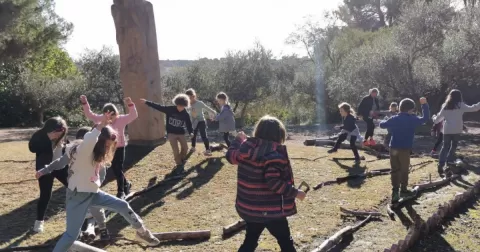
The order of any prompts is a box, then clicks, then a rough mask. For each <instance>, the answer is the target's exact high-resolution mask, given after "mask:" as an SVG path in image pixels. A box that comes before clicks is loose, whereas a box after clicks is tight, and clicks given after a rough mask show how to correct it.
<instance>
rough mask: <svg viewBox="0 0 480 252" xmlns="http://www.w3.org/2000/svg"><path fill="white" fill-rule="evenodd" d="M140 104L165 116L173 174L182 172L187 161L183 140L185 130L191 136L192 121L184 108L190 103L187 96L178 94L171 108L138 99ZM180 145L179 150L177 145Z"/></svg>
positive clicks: (185, 144)
mask: <svg viewBox="0 0 480 252" xmlns="http://www.w3.org/2000/svg"><path fill="white" fill-rule="evenodd" d="M140 101H141V102H143V103H145V104H146V105H147V106H149V107H151V108H154V109H156V110H158V111H160V112H163V113H165V115H166V116H167V118H166V123H167V127H166V129H167V138H168V141H169V142H170V145H171V146H172V151H173V157H174V158H175V163H176V165H177V166H176V168H175V173H182V172H184V169H185V168H184V166H185V163H186V161H187V151H188V144H187V140H186V138H185V128H186V129H187V131H188V133H189V134H190V135H191V134H192V131H193V129H192V121H191V120H190V115H189V114H188V112H187V110H186V108H188V107H189V105H190V102H189V99H188V96H187V95H185V94H178V95H177V96H175V98H173V100H172V102H173V104H175V105H173V106H163V105H160V104H158V103H155V102H152V101H147V100H145V99H140ZM179 143H180V150H179V149H178V144H179Z"/></svg>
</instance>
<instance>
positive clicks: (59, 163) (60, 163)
mask: <svg viewBox="0 0 480 252" xmlns="http://www.w3.org/2000/svg"><path fill="white" fill-rule="evenodd" d="M69 162H70V158H69V157H68V155H67V154H64V155H63V156H62V157H60V158H58V159H55V160H54V161H53V162H51V163H50V164H48V165H46V166H45V168H43V169H40V170H38V171H37V172H39V173H40V174H41V175H42V176H43V175H46V174H50V173H52V172H53V171H56V170H61V169H63V168H65V166H67V165H68V163H69Z"/></svg>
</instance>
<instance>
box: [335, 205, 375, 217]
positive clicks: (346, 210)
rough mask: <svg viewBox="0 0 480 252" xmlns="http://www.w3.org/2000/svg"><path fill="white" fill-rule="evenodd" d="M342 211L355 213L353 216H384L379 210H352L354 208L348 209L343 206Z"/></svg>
mask: <svg viewBox="0 0 480 252" xmlns="http://www.w3.org/2000/svg"><path fill="white" fill-rule="evenodd" d="M340 211H341V212H342V213H344V214H348V215H353V216H363V217H367V216H372V217H381V216H383V214H382V213H379V212H364V211H352V210H348V209H346V208H343V207H340Z"/></svg>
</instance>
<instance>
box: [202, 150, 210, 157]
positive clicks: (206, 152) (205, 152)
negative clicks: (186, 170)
mask: <svg viewBox="0 0 480 252" xmlns="http://www.w3.org/2000/svg"><path fill="white" fill-rule="evenodd" d="M203 155H205V156H211V155H212V151H211V150H206V151H204V152H203Z"/></svg>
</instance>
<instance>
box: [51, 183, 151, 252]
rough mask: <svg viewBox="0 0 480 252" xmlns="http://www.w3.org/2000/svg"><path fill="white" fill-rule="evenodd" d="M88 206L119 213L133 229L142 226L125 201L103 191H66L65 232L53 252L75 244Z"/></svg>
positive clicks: (64, 249) (61, 251)
mask: <svg viewBox="0 0 480 252" xmlns="http://www.w3.org/2000/svg"><path fill="white" fill-rule="evenodd" d="M90 206H96V207H99V208H105V209H109V210H111V211H113V212H117V213H119V214H120V215H122V216H123V217H124V218H125V220H127V221H128V223H130V225H132V226H133V227H134V228H135V229H139V228H141V227H142V226H143V221H142V220H141V219H140V217H139V216H138V215H137V214H136V213H135V212H134V211H133V210H132V208H131V207H130V205H129V204H128V202H126V201H125V200H121V199H118V198H117V197H114V196H112V195H110V194H108V193H105V192H103V191H99V192H98V193H88V192H77V191H76V190H75V191H72V190H70V189H67V197H66V212H67V231H65V233H63V235H62V237H61V238H60V240H59V241H58V242H57V244H56V245H55V248H54V249H53V252H65V251H68V249H70V247H71V246H72V244H73V242H75V240H76V239H77V237H78V235H79V234H80V229H81V228H82V224H83V221H84V219H85V215H86V214H87V210H88V208H89V207H90Z"/></svg>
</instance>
